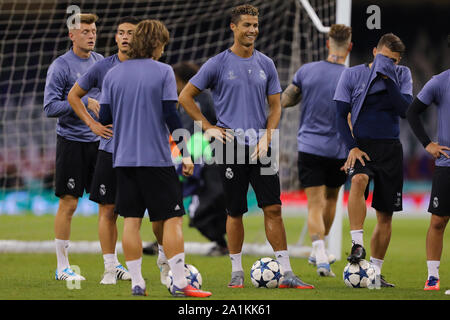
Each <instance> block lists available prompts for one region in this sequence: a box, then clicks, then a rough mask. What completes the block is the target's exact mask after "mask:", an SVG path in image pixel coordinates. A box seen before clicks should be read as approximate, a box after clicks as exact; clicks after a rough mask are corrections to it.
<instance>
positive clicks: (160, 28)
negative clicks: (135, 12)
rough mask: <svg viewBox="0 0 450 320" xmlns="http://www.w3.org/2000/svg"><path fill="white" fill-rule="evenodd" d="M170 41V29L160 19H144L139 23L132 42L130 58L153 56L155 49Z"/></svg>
mask: <svg viewBox="0 0 450 320" xmlns="http://www.w3.org/2000/svg"><path fill="white" fill-rule="evenodd" d="M168 42H169V31H168V30H167V28H166V26H165V25H164V23H162V22H161V21H159V20H143V21H141V22H139V23H138V25H137V26H136V30H135V31H134V34H133V39H132V40H131V42H130V50H129V52H128V56H129V57H130V59H140V58H152V57H153V52H154V50H155V49H156V48H157V47H158V46H160V45H166V44H167V43H168Z"/></svg>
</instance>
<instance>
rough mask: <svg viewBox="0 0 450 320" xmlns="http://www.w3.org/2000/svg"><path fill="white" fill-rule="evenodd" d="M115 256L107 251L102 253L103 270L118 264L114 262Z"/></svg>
mask: <svg viewBox="0 0 450 320" xmlns="http://www.w3.org/2000/svg"><path fill="white" fill-rule="evenodd" d="M116 260H117V256H116V255H115V254H114V253H107V254H104V255H103V262H104V263H105V270H106V269H111V268H114V267H115V266H117V265H119V263H117V262H116Z"/></svg>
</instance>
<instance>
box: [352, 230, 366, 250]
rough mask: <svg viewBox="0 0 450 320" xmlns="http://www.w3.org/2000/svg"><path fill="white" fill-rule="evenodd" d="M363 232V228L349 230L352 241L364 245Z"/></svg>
mask: <svg viewBox="0 0 450 320" xmlns="http://www.w3.org/2000/svg"><path fill="white" fill-rule="evenodd" d="M363 233H364V230H362V229H361V230H351V231H350V235H351V236H352V241H354V242H355V243H356V244H359V245H361V246H363V247H364V242H363Z"/></svg>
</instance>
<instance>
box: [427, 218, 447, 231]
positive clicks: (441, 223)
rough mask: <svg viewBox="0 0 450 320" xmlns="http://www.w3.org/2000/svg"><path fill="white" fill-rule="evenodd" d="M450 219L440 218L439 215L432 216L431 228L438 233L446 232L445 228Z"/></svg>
mask: <svg viewBox="0 0 450 320" xmlns="http://www.w3.org/2000/svg"><path fill="white" fill-rule="evenodd" d="M447 222H448V217H440V216H437V215H432V217H431V222H430V228H432V229H433V230H436V231H440V232H443V231H444V230H445V227H446V226H447Z"/></svg>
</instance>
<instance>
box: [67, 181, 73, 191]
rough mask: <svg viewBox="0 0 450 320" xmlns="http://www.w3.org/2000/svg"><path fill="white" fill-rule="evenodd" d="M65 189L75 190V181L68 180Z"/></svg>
mask: <svg viewBox="0 0 450 320" xmlns="http://www.w3.org/2000/svg"><path fill="white" fill-rule="evenodd" d="M67 188H69V189H70V190H73V189H74V188H75V180H74V179H73V178H69V180H67Z"/></svg>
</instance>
